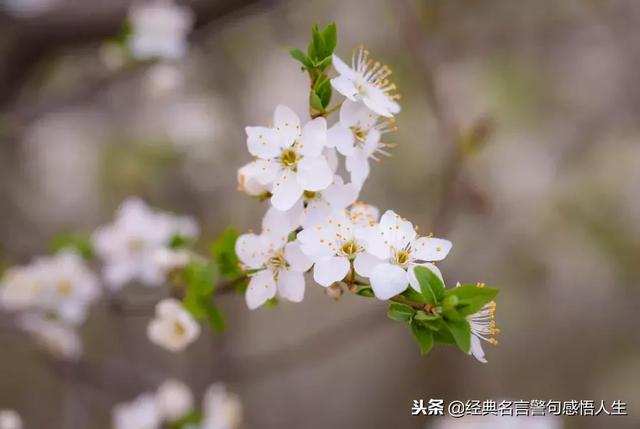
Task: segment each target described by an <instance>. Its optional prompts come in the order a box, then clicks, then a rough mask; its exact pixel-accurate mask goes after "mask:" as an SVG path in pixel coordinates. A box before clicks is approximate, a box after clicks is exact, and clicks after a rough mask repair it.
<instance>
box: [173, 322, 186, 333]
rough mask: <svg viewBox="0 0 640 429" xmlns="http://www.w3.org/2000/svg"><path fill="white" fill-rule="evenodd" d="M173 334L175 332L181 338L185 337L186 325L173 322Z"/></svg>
mask: <svg viewBox="0 0 640 429" xmlns="http://www.w3.org/2000/svg"><path fill="white" fill-rule="evenodd" d="M173 332H175V334H176V335H177V336H179V337H182V336H184V334H186V333H187V329H186V328H185V327H184V325H183V324H182V323H180V322H179V321H177V320H175V321H174V322H173Z"/></svg>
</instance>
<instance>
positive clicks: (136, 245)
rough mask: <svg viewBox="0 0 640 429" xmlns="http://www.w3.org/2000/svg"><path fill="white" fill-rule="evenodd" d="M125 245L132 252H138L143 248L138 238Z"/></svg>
mask: <svg viewBox="0 0 640 429" xmlns="http://www.w3.org/2000/svg"><path fill="white" fill-rule="evenodd" d="M127 244H128V246H129V250H131V251H132V252H139V251H141V250H142V248H143V247H144V243H143V242H142V240H140V239H139V238H132V239H131V240H129V242H128V243H127Z"/></svg>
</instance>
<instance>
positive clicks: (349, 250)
mask: <svg viewBox="0 0 640 429" xmlns="http://www.w3.org/2000/svg"><path fill="white" fill-rule="evenodd" d="M340 250H342V253H344V254H345V255H346V256H353V255H355V254H356V253H358V245H357V244H356V243H355V242H354V241H353V240H349V241H347V242H346V243H344V244H343V245H342V247H341V248H340Z"/></svg>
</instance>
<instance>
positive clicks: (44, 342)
mask: <svg viewBox="0 0 640 429" xmlns="http://www.w3.org/2000/svg"><path fill="white" fill-rule="evenodd" d="M18 323H19V325H20V327H21V328H22V329H24V330H25V331H27V332H29V333H30V334H31V335H33V336H34V338H35V340H36V342H37V343H38V344H39V345H40V346H41V347H42V348H44V349H45V350H46V351H47V352H49V353H51V354H52V355H53V356H55V357H57V358H59V359H63V360H77V359H78V358H80V356H81V355H82V343H81V341H80V338H79V337H78V333H77V332H76V331H75V330H74V329H73V328H71V327H69V326H67V325H65V324H64V323H61V322H60V321H57V320H52V319H46V318H43V317H41V316H37V315H29V314H27V315H24V316H23V317H21V318H20V319H19V322H18Z"/></svg>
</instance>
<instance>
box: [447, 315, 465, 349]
mask: <svg viewBox="0 0 640 429" xmlns="http://www.w3.org/2000/svg"><path fill="white" fill-rule="evenodd" d="M445 325H446V326H447V328H449V332H451V335H452V336H453V339H454V340H455V342H456V344H457V345H458V347H459V348H460V350H462V351H463V352H465V353H469V350H471V327H470V326H469V322H467V321H466V320H447V321H445Z"/></svg>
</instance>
